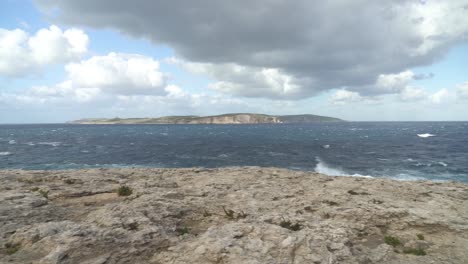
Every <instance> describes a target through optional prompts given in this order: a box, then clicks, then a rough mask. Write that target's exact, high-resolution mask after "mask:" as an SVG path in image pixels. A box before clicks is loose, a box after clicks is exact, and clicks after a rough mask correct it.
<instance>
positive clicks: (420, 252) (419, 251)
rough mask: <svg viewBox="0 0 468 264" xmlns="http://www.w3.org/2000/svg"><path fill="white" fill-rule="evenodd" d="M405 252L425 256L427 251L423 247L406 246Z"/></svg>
mask: <svg viewBox="0 0 468 264" xmlns="http://www.w3.org/2000/svg"><path fill="white" fill-rule="evenodd" d="M403 253H405V254H411V255H416V256H425V255H426V251H424V249H421V248H405V249H403Z"/></svg>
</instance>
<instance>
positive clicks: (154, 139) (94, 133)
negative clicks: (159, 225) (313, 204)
mask: <svg viewBox="0 0 468 264" xmlns="http://www.w3.org/2000/svg"><path fill="white" fill-rule="evenodd" d="M418 134H431V135H433V136H429V137H419V136H418ZM128 166H143V167H170V168H172V167H194V166H199V167H225V166H265V167H270V166H274V167H282V168H289V169H297V170H307V171H317V172H321V173H325V174H330V175H355V176H372V177H388V178H396V179H402V180H416V179H431V180H455V181H464V182H468V122H398V123H397V122H395V123H394V122H346V123H318V124H307V125H286V124H275V125H268V124H266V125H70V124H55V125H0V168H1V169H19V168H21V169H76V168H91V167H128Z"/></svg>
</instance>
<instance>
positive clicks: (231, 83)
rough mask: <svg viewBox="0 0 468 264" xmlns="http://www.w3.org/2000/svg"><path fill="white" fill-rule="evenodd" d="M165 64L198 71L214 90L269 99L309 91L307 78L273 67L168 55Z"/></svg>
mask: <svg viewBox="0 0 468 264" xmlns="http://www.w3.org/2000/svg"><path fill="white" fill-rule="evenodd" d="M166 61H167V62H168V63H172V64H176V65H178V66H181V67H182V68H184V69H185V70H187V71H189V72H191V73H193V74H201V75H205V76H208V77H210V78H211V79H214V80H222V81H215V82H213V83H211V84H210V85H209V87H210V88H211V89H213V90H215V91H218V92H222V93H226V94H232V95H238V96H245V97H266V98H272V99H300V98H303V96H304V94H309V93H310V92H312V91H310V90H307V89H305V86H306V85H312V83H313V81H312V80H311V79H310V78H303V79H298V78H296V77H294V76H292V75H290V74H287V73H284V72H282V71H281V70H280V69H275V68H260V67H248V66H242V65H238V64H234V63H223V64H213V63H194V62H187V61H184V60H181V59H177V58H169V59H167V60H166Z"/></svg>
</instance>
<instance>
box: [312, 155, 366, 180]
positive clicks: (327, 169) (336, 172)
mask: <svg viewBox="0 0 468 264" xmlns="http://www.w3.org/2000/svg"><path fill="white" fill-rule="evenodd" d="M315 160H316V161H317V165H316V166H315V169H314V171H315V172H317V173H321V174H325V175H329V176H353V177H364V178H373V177H372V176H368V175H361V174H357V173H355V174H351V173H346V172H345V171H343V170H341V169H337V168H332V167H331V166H329V165H328V164H326V163H325V162H324V161H322V160H321V159H320V158H319V157H317V158H315Z"/></svg>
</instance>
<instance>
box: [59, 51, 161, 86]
mask: <svg viewBox="0 0 468 264" xmlns="http://www.w3.org/2000/svg"><path fill="white" fill-rule="evenodd" d="M159 68H160V65H159V62H158V61H155V60H154V59H152V58H150V57H146V56H142V55H136V54H123V53H109V54H108V55H105V56H94V57H91V58H90V59H88V60H83V61H81V62H79V63H71V64H68V65H67V66H66V67H65V70H66V72H67V74H68V77H69V79H70V81H71V82H72V84H73V86H74V87H80V88H96V87H97V88H99V89H102V90H105V91H107V92H110V93H121V94H126V93H128V94H139V93H147V94H155V93H164V92H165V91H164V86H165V84H166V79H167V78H166V76H165V74H163V73H162V72H161V71H160V69H159Z"/></svg>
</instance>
